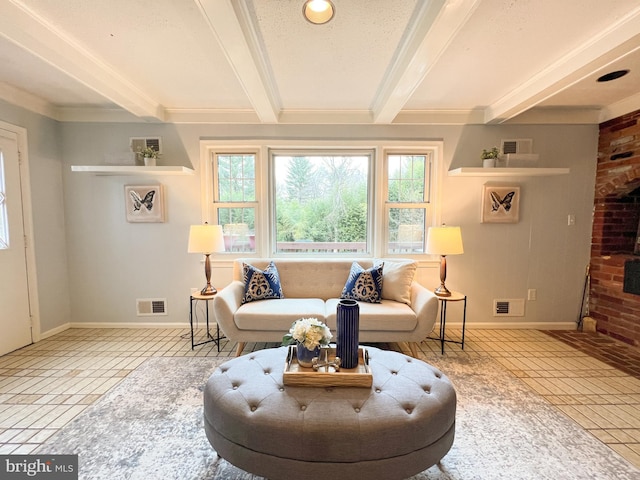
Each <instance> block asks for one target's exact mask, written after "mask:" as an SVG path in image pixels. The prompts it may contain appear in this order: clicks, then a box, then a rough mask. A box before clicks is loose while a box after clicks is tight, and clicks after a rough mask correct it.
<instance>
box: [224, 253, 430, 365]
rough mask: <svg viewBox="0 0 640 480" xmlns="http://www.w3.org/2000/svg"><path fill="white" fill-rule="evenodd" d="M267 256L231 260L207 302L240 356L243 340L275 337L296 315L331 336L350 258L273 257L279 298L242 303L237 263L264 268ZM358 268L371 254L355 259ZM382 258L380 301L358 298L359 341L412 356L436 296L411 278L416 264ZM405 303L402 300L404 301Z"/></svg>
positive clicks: (272, 339)
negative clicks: (392, 346)
mask: <svg viewBox="0 0 640 480" xmlns="http://www.w3.org/2000/svg"><path fill="white" fill-rule="evenodd" d="M270 261H271V259H264V258H262V259H257V258H246V259H238V260H236V261H235V262H234V268H233V281H232V283H230V284H229V285H228V286H226V287H225V288H224V289H222V290H221V291H219V292H218V294H217V295H216V297H215V299H214V302H213V309H214V312H215V318H216V321H217V322H218V325H219V326H220V329H221V330H222V332H223V333H224V335H225V336H226V337H227V338H228V339H229V340H231V341H234V342H238V348H237V351H236V355H238V356H239V355H240V354H241V353H242V350H243V349H244V346H245V344H246V343H247V342H280V341H281V340H282V336H283V335H284V334H285V333H287V332H288V331H289V328H290V327H291V324H292V323H293V322H294V321H295V320H298V319H299V318H307V317H315V318H317V319H318V320H321V321H323V322H325V323H326V324H327V326H328V327H329V328H330V329H331V331H332V333H333V334H334V340H335V339H336V338H335V336H336V310H337V304H338V301H339V299H340V295H341V293H342V289H343V288H344V285H345V282H346V280H347V277H348V276H349V272H350V269H351V265H352V263H353V261H354V260H352V259H309V258H304V259H273V262H274V263H275V265H276V267H277V269H278V274H279V276H280V283H281V285H282V291H283V293H284V298H280V299H269V300H259V301H252V302H248V303H244V304H242V298H243V296H244V293H245V291H244V281H243V271H242V265H243V263H247V264H250V265H253V266H254V267H257V268H259V269H261V270H264V269H265V268H266V267H267V266H268V265H269V262H270ZM356 261H358V263H359V264H360V265H361V266H362V267H363V268H365V269H366V268H369V267H371V266H373V263H374V262H373V260H371V259H357V260H356ZM375 262H376V263H378V262H385V266H384V267H383V289H382V301H381V303H367V302H361V301H359V302H358V304H359V307H360V334H359V339H360V342H367V343H369V342H371V343H376V342H407V343H408V344H409V348H410V349H411V353H412V354H413V356H414V357H415V356H417V344H418V343H419V342H421V341H422V340H424V339H425V338H426V337H427V335H429V333H431V331H432V330H433V326H434V324H435V322H436V317H437V314H438V299H437V297H436V296H435V295H434V294H433V293H432V292H430V291H429V290H427V289H426V288H424V287H423V286H421V285H420V284H418V283H417V282H415V281H414V280H413V277H414V275H415V269H416V264H415V262H412V261H406V260H399V259H389V260H386V259H376V260H375ZM404 302H407V303H404Z"/></svg>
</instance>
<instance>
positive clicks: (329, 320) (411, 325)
mask: <svg viewBox="0 0 640 480" xmlns="http://www.w3.org/2000/svg"><path fill="white" fill-rule="evenodd" d="M339 301H340V299H339V298H330V299H329V300H327V303H326V312H325V318H326V321H325V323H326V324H327V326H328V327H329V328H330V329H331V331H333V332H335V331H337V323H336V312H337V310H338V302H339ZM358 306H359V307H360V321H359V326H360V331H361V332H364V331H381V332H384V331H388V332H397V331H408V332H410V331H412V330H414V329H415V328H416V326H417V324H418V318H417V316H416V312H414V311H413V310H412V309H411V307H410V306H409V305H406V304H404V303H399V302H394V301H393V300H382V301H381V302H380V303H375V304H374V303H367V302H358Z"/></svg>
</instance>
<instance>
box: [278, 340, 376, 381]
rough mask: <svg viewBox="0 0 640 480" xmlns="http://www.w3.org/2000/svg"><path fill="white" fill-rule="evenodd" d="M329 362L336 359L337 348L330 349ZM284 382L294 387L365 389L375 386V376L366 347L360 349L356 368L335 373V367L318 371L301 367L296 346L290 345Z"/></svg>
mask: <svg viewBox="0 0 640 480" xmlns="http://www.w3.org/2000/svg"><path fill="white" fill-rule="evenodd" d="M326 350H328V355H329V360H333V359H334V358H335V357H336V349H335V347H329V348H327V349H326ZM283 382H284V384H285V385H289V386H292V387H365V388H370V387H371V385H372V384H373V374H372V373H371V369H370V368H369V353H368V352H367V350H366V349H365V348H364V347H359V348H358V366H357V367H355V368H342V367H341V368H340V369H339V371H337V372H336V371H335V369H334V368H333V367H320V369H319V370H318V371H316V370H314V369H313V368H305V367H301V366H300V364H298V356H297V354H296V346H295V345H289V350H288V351H287V358H286V360H285V364H284V375H283Z"/></svg>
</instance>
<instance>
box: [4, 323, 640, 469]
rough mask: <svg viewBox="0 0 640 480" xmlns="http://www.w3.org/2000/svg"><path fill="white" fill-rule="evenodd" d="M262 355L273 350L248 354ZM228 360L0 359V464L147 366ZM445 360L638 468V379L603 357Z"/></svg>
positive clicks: (480, 345) (162, 332)
mask: <svg viewBox="0 0 640 480" xmlns="http://www.w3.org/2000/svg"><path fill="white" fill-rule="evenodd" d="M450 333H451V334H452V335H453V336H454V337H455V335H456V334H459V332H456V331H455V330H453V329H450ZM590 335H597V334H590ZM595 343H596V344H597V341H596V342H595ZM604 343H610V342H604ZM265 346H273V344H249V345H247V349H246V350H247V351H248V350H251V349H260V348H264V347H265ZM614 346H615V345H614ZM392 348H397V346H395V345H392ZM234 352H235V344H231V343H229V342H226V341H223V342H222V351H221V352H218V351H217V349H216V346H215V345H214V344H206V345H202V346H199V347H196V349H195V350H194V351H192V350H191V343H190V338H189V335H188V333H187V331H185V330H179V329H70V330H67V331H65V332H62V333H60V334H58V335H55V336H53V337H50V338H48V339H46V340H43V341H41V342H39V343H37V344H35V345H31V346H28V347H25V348H23V349H20V350H18V351H16V352H13V353H11V354H8V355H5V356H3V357H0V454H10V453H12V454H20V453H23V454H28V453H30V452H32V451H33V450H34V449H36V448H37V447H38V446H39V445H40V444H41V443H42V442H44V441H45V440H46V439H47V438H49V437H50V436H51V435H53V434H54V433H55V432H56V431H57V430H58V429H60V428H62V427H63V426H64V425H66V424H67V423H68V422H70V421H71V420H72V419H73V418H75V417H76V416H77V415H79V414H81V413H82V412H83V411H84V410H85V409H86V408H87V407H88V406H89V405H91V404H93V403H94V402H96V401H97V400H98V399H99V398H100V397H101V396H102V395H103V394H104V393H105V392H107V391H108V390H109V389H110V388H112V387H113V386H114V385H116V384H117V383H118V382H120V380H122V379H123V378H124V377H126V376H127V375H128V374H129V373H130V372H131V371H133V370H135V369H136V368H137V367H138V366H139V365H140V364H141V363H142V362H144V360H145V359H146V358H148V357H153V356H183V357H189V356H198V357H202V356H211V357H216V356H219V357H233V356H234ZM631 353H632V354H637V351H635V350H633V351H632V352H631ZM421 355H422V356H423V358H424V359H426V360H427V361H428V360H429V358H434V357H437V356H439V355H440V344H439V343H438V342H436V341H432V340H427V341H425V342H423V343H422V344H421ZM445 355H448V356H459V357H463V356H474V355H480V356H487V355H489V356H491V357H493V358H494V359H495V360H496V361H498V362H500V363H501V364H502V365H503V366H504V367H505V368H507V369H508V370H509V371H510V372H512V374H513V375H514V376H516V377H517V378H519V379H520V380H521V381H522V382H524V383H525V384H526V385H527V386H528V387H529V388H531V389H532V390H533V391H535V392H537V393H538V394H539V395H541V396H542V397H543V398H545V399H546V400H547V401H548V402H549V403H550V404H552V405H554V406H555V407H556V408H557V409H558V410H560V411H562V412H564V413H565V414H566V415H568V416H569V417H571V418H572V419H573V420H574V421H575V422H577V423H578V424H579V425H581V426H582V428H584V429H585V430H587V431H588V432H590V433H591V434H592V435H594V436H595V437H596V438H598V439H599V440H600V441H602V442H603V443H605V444H607V445H609V446H610V448H612V449H613V450H615V451H617V452H618V453H619V454H620V455H622V456H623V457H625V458H626V459H627V460H629V461H630V462H631V463H633V464H635V465H636V466H638V467H640V379H638V377H637V376H636V377H634V376H633V375H630V374H628V373H625V372H624V371H622V370H620V369H618V368H615V367H614V366H612V365H609V364H607V363H605V361H603V360H607V357H606V356H604V357H602V356H601V358H594V357H593V356H590V355H589V354H587V353H586V352H585V351H581V350H580V349H578V348H574V347H573V346H571V345H569V344H567V343H565V342H564V341H561V340H559V339H557V338H554V336H551V335H547V334H545V333H544V332H540V331H535V330H473V329H469V330H467V332H466V337H465V349H464V351H462V350H461V349H460V347H459V345H455V344H447V345H446V347H445Z"/></svg>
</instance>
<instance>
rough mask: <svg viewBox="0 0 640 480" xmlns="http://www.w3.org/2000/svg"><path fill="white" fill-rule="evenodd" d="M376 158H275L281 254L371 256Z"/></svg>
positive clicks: (325, 155) (283, 153) (275, 212)
mask: <svg viewBox="0 0 640 480" xmlns="http://www.w3.org/2000/svg"><path fill="white" fill-rule="evenodd" d="M372 158H373V152H372V151H368V152H348V153H345V152H330V151H324V152H321V153H314V152H287V151H276V152H271V169H272V175H273V178H274V182H273V184H274V189H273V192H272V195H273V202H272V204H273V218H275V219H276V221H275V225H274V226H275V231H274V232H273V238H275V252H276V253H292V252H295V253H312V252H314V253H315V252H319V253H334V254H335V253H366V252H370V251H371V249H370V240H369V234H368V232H369V231H370V225H371V215H370V212H371V208H370V205H371V198H370V188H369V184H370V182H369V178H370V176H371V175H370V172H371V165H372Z"/></svg>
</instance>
